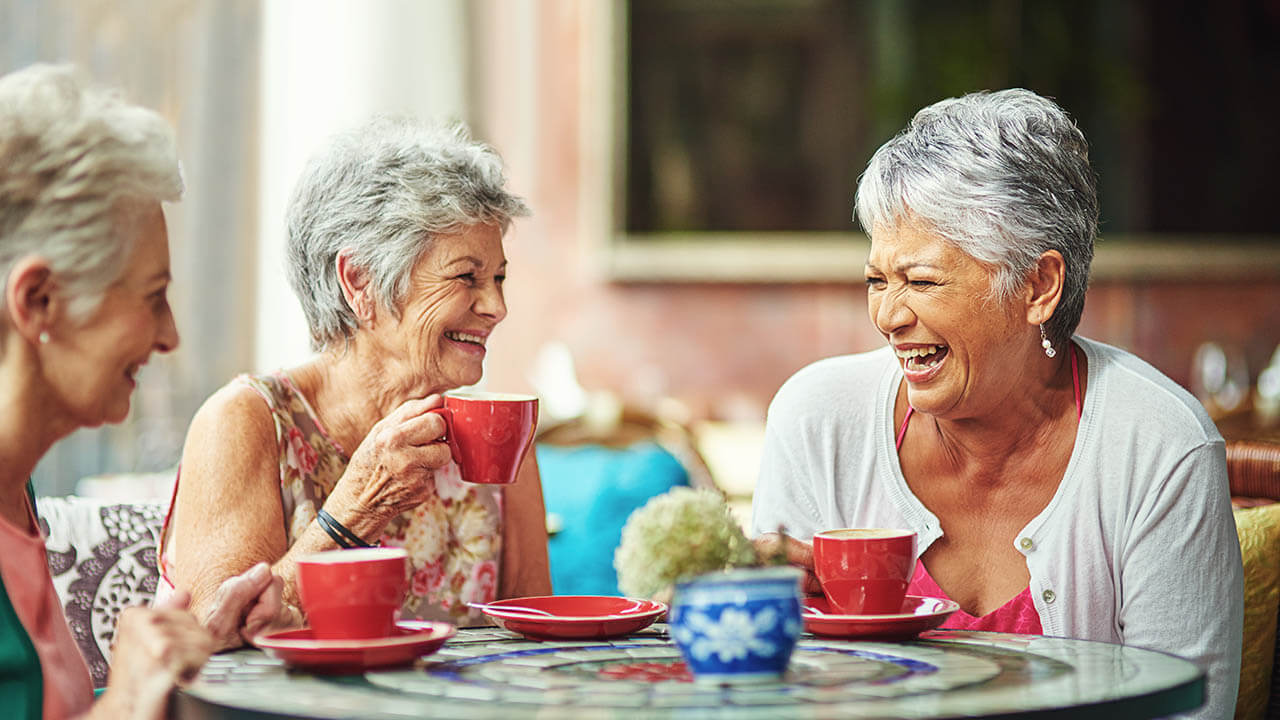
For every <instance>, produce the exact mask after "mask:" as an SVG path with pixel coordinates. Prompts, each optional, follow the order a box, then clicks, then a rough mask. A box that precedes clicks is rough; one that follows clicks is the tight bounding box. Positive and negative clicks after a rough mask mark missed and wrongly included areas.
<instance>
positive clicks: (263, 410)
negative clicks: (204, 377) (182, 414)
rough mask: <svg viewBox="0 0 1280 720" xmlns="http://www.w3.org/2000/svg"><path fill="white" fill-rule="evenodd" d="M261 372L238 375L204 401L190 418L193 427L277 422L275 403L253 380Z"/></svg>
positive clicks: (254, 426) (243, 426)
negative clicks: (274, 410) (275, 419)
mask: <svg viewBox="0 0 1280 720" xmlns="http://www.w3.org/2000/svg"><path fill="white" fill-rule="evenodd" d="M260 377H262V376H253V375H238V376H236V377H235V378H233V379H232V380H231V381H230V382H228V383H227V384H226V385H223V386H222V387H220V388H218V389H217V390H216V391H214V393H213V394H212V395H210V396H209V397H208V399H206V400H205V401H204V403H203V404H202V405H201V406H200V409H199V410H197V411H196V414H195V417H194V418H192V420H191V429H192V430H211V429H216V428H220V427H221V428H225V427H236V428H240V429H241V430H242V431H243V430H253V429H259V428H260V429H267V428H269V427H272V426H273V425H274V422H273V419H272V415H273V407H274V404H273V403H272V402H271V399H270V398H269V397H267V396H266V395H265V394H264V389H265V388H263V387H262V386H261V385H258V384H256V383H255V382H253V380H255V379H257V378H260Z"/></svg>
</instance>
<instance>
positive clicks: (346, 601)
mask: <svg viewBox="0 0 1280 720" xmlns="http://www.w3.org/2000/svg"><path fill="white" fill-rule="evenodd" d="M408 558H409V553H408V552H407V551H405V550H404V548H390V547H388V548H355V549H352V550H331V551H329V552H322V553H313V554H311V555H304V556H302V557H300V558H298V594H299V595H301V596H302V611H303V612H305V613H306V614H307V624H308V625H309V626H310V627H311V632H312V633H313V634H314V636H315V637H316V638H317V639H320V640H362V639H367V638H383V637H387V636H389V635H390V634H391V630H392V629H393V628H394V627H395V621H396V611H397V610H399V609H400V605H401V603H402V602H404V593H405V590H406V589H407V587H408V583H409V580H408V575H407V572H406V565H407V562H408Z"/></svg>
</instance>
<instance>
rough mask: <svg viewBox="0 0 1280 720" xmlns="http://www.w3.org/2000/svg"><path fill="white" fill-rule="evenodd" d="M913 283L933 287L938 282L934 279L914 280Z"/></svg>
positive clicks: (918, 285) (916, 285) (917, 285)
mask: <svg viewBox="0 0 1280 720" xmlns="http://www.w3.org/2000/svg"><path fill="white" fill-rule="evenodd" d="M911 284H912V285H913V286H915V287H932V286H934V285H937V284H938V283H936V282H934V281H932V280H912V281H911Z"/></svg>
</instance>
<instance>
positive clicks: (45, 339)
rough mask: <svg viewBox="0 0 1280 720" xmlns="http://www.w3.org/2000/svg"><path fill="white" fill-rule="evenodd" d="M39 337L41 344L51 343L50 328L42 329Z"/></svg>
mask: <svg viewBox="0 0 1280 720" xmlns="http://www.w3.org/2000/svg"><path fill="white" fill-rule="evenodd" d="M37 339H38V340H39V341H40V344H41V345H48V344H49V331H48V330H41V331H40V336H39V337H38V338H37Z"/></svg>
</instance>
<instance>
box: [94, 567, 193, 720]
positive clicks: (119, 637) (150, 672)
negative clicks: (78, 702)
mask: <svg viewBox="0 0 1280 720" xmlns="http://www.w3.org/2000/svg"><path fill="white" fill-rule="evenodd" d="M190 601H191V596H190V595H188V594H187V593H185V592H182V591H178V592H177V593H175V594H174V596H173V597H172V598H171V599H170V600H169V601H168V602H166V603H163V604H158V605H157V606H156V607H154V608H143V607H133V608H126V609H125V610H124V611H123V612H121V613H120V617H119V620H118V622H117V625H116V637H115V642H114V643H113V647H112V652H111V674H110V676H109V677H108V680H107V690H106V693H105V694H104V695H103V697H102V699H101V700H99V701H98V702H97V703H95V705H94V711H93V715H94V716H101V717H111V718H128V719H130V720H132V719H135V718H136V719H139V720H141V719H146V720H153V719H154V720H160V719H161V718H164V717H165V716H166V714H167V706H168V701H169V691H170V690H172V689H173V688H174V686H175V685H180V684H184V683H186V682H189V681H190V680H191V679H193V678H194V677H195V676H196V674H197V673H198V672H199V671H200V668H201V667H202V666H203V665H204V663H205V660H208V659H209V655H210V653H212V652H213V638H212V637H211V636H210V635H209V633H208V632H207V631H206V630H205V629H204V628H203V627H201V626H200V624H199V623H198V622H196V619H195V618H194V617H192V615H191V613H189V612H187V609H186V608H187V604H188V603H190Z"/></svg>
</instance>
